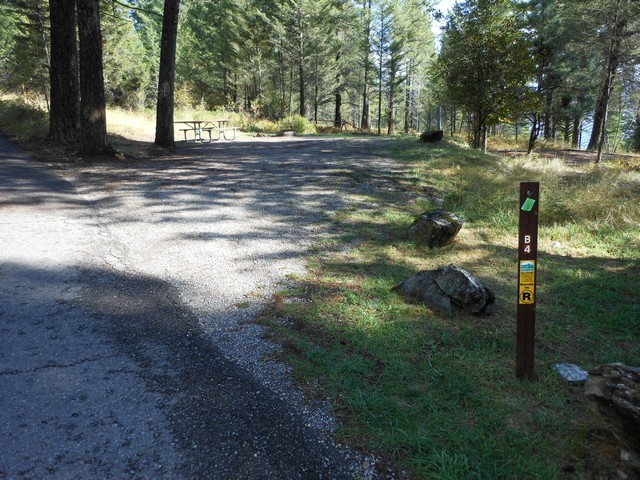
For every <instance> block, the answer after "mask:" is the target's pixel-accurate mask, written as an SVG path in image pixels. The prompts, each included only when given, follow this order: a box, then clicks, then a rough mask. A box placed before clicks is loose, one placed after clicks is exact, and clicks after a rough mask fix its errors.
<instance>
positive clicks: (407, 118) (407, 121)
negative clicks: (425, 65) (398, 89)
mask: <svg viewBox="0 0 640 480" xmlns="http://www.w3.org/2000/svg"><path fill="white" fill-rule="evenodd" d="M412 67H413V60H409V65H408V66H407V79H406V87H405V92H404V133H405V134H407V133H409V129H410V128H411V126H412V125H411V123H412V114H411V111H412V105H411V100H412V97H413V95H412V87H413V82H412V78H411V75H412V71H411V70H412Z"/></svg>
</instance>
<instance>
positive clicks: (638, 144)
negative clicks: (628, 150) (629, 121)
mask: <svg viewBox="0 0 640 480" xmlns="http://www.w3.org/2000/svg"><path fill="white" fill-rule="evenodd" d="M633 151H634V152H640V107H638V110H637V111H636V122H635V125H634V128H633Z"/></svg>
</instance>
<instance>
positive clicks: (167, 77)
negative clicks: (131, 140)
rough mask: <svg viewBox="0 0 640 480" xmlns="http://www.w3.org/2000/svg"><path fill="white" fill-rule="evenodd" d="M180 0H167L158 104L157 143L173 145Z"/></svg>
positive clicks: (163, 26)
mask: <svg viewBox="0 0 640 480" xmlns="http://www.w3.org/2000/svg"><path fill="white" fill-rule="evenodd" d="M179 8H180V0H165V1H164V15H163V17H162V39H161V40H160V71H159V75H158V106H157V111H156V141H155V143H156V145H159V146H161V147H173V146H174V145H175V138H174V136H173V110H174V99H173V94H174V82H175V75H176V42H177V39H178V12H179Z"/></svg>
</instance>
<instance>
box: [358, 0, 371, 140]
mask: <svg viewBox="0 0 640 480" xmlns="http://www.w3.org/2000/svg"><path fill="white" fill-rule="evenodd" d="M364 6H366V8H367V13H366V15H367V18H366V23H365V28H364V35H365V38H366V41H365V47H366V48H365V52H364V53H365V57H364V78H363V83H364V84H363V87H362V119H361V121H360V128H362V129H367V130H368V129H369V108H370V106H369V71H370V64H369V53H370V50H371V43H370V39H369V37H370V36H371V18H370V17H371V0H368V1H367V0H365V1H364V2H363V7H364Z"/></svg>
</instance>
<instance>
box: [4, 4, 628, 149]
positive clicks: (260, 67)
mask: <svg viewBox="0 0 640 480" xmlns="http://www.w3.org/2000/svg"><path fill="white" fill-rule="evenodd" d="M76 3H77V8H74V6H75V5H76ZM169 3H171V4H173V7H174V8H175V13H176V14H178V20H177V23H175V25H174V26H176V27H177V40H171V38H169V37H165V39H164V40H163V14H164V12H165V11H166V10H165V9H166V8H167V4H169ZM178 5H179V11H178ZM436 6H437V5H436V4H434V2H433V1H432V0H217V1H208V0H183V1H182V2H178V0H167V1H166V2H165V1H164V0H77V2H76V1H75V0H6V1H4V2H3V3H2V4H1V5H0V90H1V91H3V92H6V93H14V94H17V95H20V96H21V97H22V98H23V99H24V100H25V101H29V102H36V103H38V104H40V105H43V106H44V107H45V108H47V109H50V110H51V112H52V124H51V136H52V137H53V138H56V139H59V140H60V141H65V142H71V141H82V142H85V143H86V142H89V143H91V142H90V141H89V140H87V139H84V140H83V138H84V136H86V135H89V137H91V139H92V141H93V142H94V144H93V148H98V149H99V148H100V145H101V144H103V143H104V137H103V136H104V133H103V132H102V131H101V128H102V127H101V126H100V125H97V124H95V122H94V124H91V121H90V120H91V119H93V120H95V118H94V117H95V115H93V114H92V115H90V116H89V118H84V117H83V112H84V111H85V109H89V110H91V111H92V112H95V110H96V108H98V109H100V108H101V107H100V105H97V106H96V105H93V104H92V103H91V102H95V101H98V102H99V101H100V98H99V97H100V96H101V94H100V92H99V90H100V88H103V89H104V94H103V95H102V96H103V98H104V103H105V104H106V105H109V106H118V107H122V108H126V109H144V108H150V109H155V108H156V107H158V108H159V109H160V108H164V107H163V106H162V105H163V95H165V94H166V92H164V90H165V87H161V88H160V90H161V91H160V92H159V85H163V81H164V82H165V85H166V79H165V80H161V79H160V78H159V76H160V75H161V71H162V68H161V62H160V54H161V48H165V51H167V50H166V49H167V48H168V46H167V44H166V42H167V41H168V42H169V44H171V43H172V44H173V45H172V47H173V49H174V50H175V53H174V55H175V65H173V64H172V65H165V67H166V68H169V67H172V68H173V70H171V69H170V70H169V71H168V72H169V75H172V76H173V78H174V80H175V85H172V89H171V91H170V92H169V93H170V96H171V97H172V98H171V100H172V101H173V100H175V104H176V106H177V107H178V108H179V107H181V106H200V107H203V108H206V109H212V110H213V109H227V110H229V111H239V112H240V111H241V112H244V113H246V114H248V115H254V116H256V117H259V118H268V119H273V120H277V119H282V118H285V117H288V116H291V115H301V116H303V117H306V118H307V119H308V120H309V121H311V122H323V123H325V124H326V123H327V122H328V123H329V124H333V125H335V126H342V125H344V124H348V125H349V126H351V127H353V128H358V129H363V130H369V131H372V132H374V133H379V134H394V133H410V132H415V131H421V130H426V129H434V128H438V127H439V128H441V129H443V130H445V131H446V132H448V133H460V132H464V133H467V134H468V138H469V140H470V143H471V144H472V146H473V147H475V148H484V147H486V143H487V137H491V136H492V135H496V134H501V135H507V136H511V137H514V136H518V137H520V139H529V144H530V147H531V148H532V147H533V146H534V145H535V144H536V142H538V143H539V142H541V141H550V140H554V141H556V142H563V143H565V144H566V145H568V146H572V147H574V148H576V147H582V148H588V149H590V150H593V151H597V152H598V153H599V154H601V153H602V151H616V150H620V149H627V150H632V151H640V88H639V81H640V69H639V63H640V2H638V1H637V0H574V1H570V2H567V1H561V0H461V1H459V2H458V3H456V5H455V6H454V8H453V9H452V10H451V12H450V13H449V14H448V15H447V16H446V18H444V19H442V24H443V27H442V32H441V35H440V36H439V37H437V38H436V37H435V36H434V33H433V28H432V25H433V23H434V12H437V10H436V8H435V7H436ZM95 8H99V27H100V28H99V29H98V30H97V31H96V30H95V28H93V27H91V28H89V26H90V19H91V18H93V19H96V16H95V12H94V11H93V9H95ZM170 11H171V10H170ZM73 17H77V18H75V19H74V18H73ZM164 23H167V22H164ZM165 28H166V25H165ZM74 31H75V32H76V36H77V39H76V38H74V35H73V32H74ZM64 32H66V34H65V33H64ZM70 32H71V33H70ZM87 35H89V37H86V36H87ZM92 35H93V37H92ZM96 35H98V37H96ZM87 38H88V40H87ZM83 39H84V40H83ZM83 41H84V47H83ZM96 42H97V43H96ZM61 45H63V47H62V48H61ZM97 45H100V46H101V50H102V51H101V53H100V52H98V51H97V50H96V48H94V47H96V46H97ZM169 46H171V45H169ZM169 50H171V48H169ZM76 51H77V52H78V53H77V54H76ZM61 52H62V53H61ZM97 54H100V55H101V57H102V65H101V69H102V72H103V73H100V71H99V68H98V67H99V65H97V64H96V63H95V62H96V58H95V56H96V55H97ZM171 54H173V53H172V52H169V53H168V55H169V56H168V57H167V59H169V60H168V61H169V63H172V62H173V60H172V59H171ZM52 56H53V58H52ZM92 56H93V57H92ZM63 57H64V58H63ZM83 62H84V64H85V65H86V62H94V63H93V64H91V65H92V66H87V67H85V73H83V68H82V65H83ZM99 63H100V62H99V61H98V64H99ZM78 72H79V73H78ZM96 76H99V77H101V78H102V82H101V81H100V79H99V78H95V77H96ZM78 78H79V82H78ZM78 83H79V85H76V84H78ZM89 92H97V95H95V96H94V95H91V94H89ZM165 96H166V95H165ZM78 97H80V101H77V99H78ZM96 97H98V98H96ZM82 98H86V99H87V100H85V101H84V102H83V101H82ZM76 103H78V105H76ZM172 111H173V105H171V106H170V112H169V111H168V110H167V111H165V113H162V114H160V113H159V118H158V128H161V126H162V125H161V124H162V122H161V119H162V118H164V119H165V120H166V118H168V117H166V115H167V114H168V113H167V112H169V113H171V114H172ZM59 112H62V113H59ZM60 115H62V116H60ZM84 115H85V116H86V115H87V114H86V112H85V114H84ZM56 118H57V119H58V120H54V119H56ZM83 118H84V120H83ZM74 124H75V125H78V129H77V131H76V129H74V127H73V126H74ZM83 132H84V133H83ZM83 135H84V136H83ZM157 135H158V132H157ZM96 136H97V137H96ZM98 137H99V138H98ZM96 138H97V143H95V141H96ZM157 143H159V144H162V142H158V139H157ZM165 143H166V142H165ZM169 143H170V142H169ZM86 144H87V145H88V143H86ZM89 150H91V148H89Z"/></svg>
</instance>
